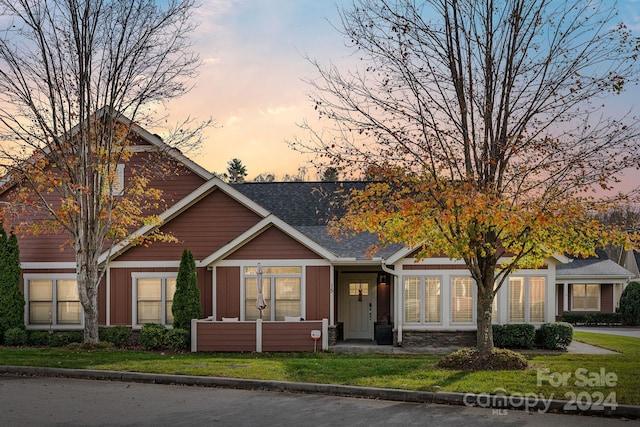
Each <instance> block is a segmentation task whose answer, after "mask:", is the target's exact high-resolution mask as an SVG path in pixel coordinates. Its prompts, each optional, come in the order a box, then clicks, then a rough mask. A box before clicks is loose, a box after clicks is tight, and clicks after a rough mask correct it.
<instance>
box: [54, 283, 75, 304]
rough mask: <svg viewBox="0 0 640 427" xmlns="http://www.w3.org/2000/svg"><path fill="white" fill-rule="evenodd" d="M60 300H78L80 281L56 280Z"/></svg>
mask: <svg viewBox="0 0 640 427" xmlns="http://www.w3.org/2000/svg"><path fill="white" fill-rule="evenodd" d="M56 291H57V293H58V301H78V300H79V299H80V298H79V297H78V282H76V281H75V280H58V281H56Z"/></svg>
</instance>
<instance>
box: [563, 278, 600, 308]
mask: <svg viewBox="0 0 640 427" xmlns="http://www.w3.org/2000/svg"><path fill="white" fill-rule="evenodd" d="M569 286H571V311H578V312H579V311H600V310H601V307H602V284H601V283H571V284H570V285H569ZM574 286H584V291H585V296H584V297H580V298H583V299H585V301H586V299H587V298H588V297H587V293H586V292H587V286H597V287H598V308H575V307H574V301H575V298H576V295H575V292H573V289H574Z"/></svg>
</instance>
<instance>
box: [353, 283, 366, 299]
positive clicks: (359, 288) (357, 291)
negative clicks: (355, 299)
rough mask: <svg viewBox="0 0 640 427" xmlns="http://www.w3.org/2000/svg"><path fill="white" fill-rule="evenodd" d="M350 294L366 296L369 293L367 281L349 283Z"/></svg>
mask: <svg viewBox="0 0 640 427" xmlns="http://www.w3.org/2000/svg"><path fill="white" fill-rule="evenodd" d="M349 295H350V296H359V295H362V296H367V295H369V283H362V282H352V283H349Z"/></svg>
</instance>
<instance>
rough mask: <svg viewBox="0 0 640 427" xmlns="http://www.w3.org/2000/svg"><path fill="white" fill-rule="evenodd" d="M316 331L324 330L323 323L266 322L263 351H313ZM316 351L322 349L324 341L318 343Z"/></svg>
mask: <svg viewBox="0 0 640 427" xmlns="http://www.w3.org/2000/svg"><path fill="white" fill-rule="evenodd" d="M314 329H315V330H322V322H317V323H315V322H264V323H263V324H262V351H313V350H314V341H313V339H312V338H311V331H312V330H314ZM316 349H317V350H321V349H322V341H320V340H319V341H318V343H317V344H316Z"/></svg>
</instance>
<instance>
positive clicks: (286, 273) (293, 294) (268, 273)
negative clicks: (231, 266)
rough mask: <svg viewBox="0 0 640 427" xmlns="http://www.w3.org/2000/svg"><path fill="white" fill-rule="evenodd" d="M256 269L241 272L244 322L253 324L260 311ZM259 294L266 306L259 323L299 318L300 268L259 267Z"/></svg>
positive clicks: (300, 307)
mask: <svg viewBox="0 0 640 427" xmlns="http://www.w3.org/2000/svg"><path fill="white" fill-rule="evenodd" d="M257 280H258V274H257V268H256V267H245V269H244V318H245V320H256V319H258V318H260V311H259V310H258V308H257V307H256V299H257V298H258V288H257ZM262 294H263V296H264V300H265V302H266V304H267V306H266V307H265V308H264V309H263V310H262V319H263V320H284V318H285V316H302V306H301V300H302V267H262Z"/></svg>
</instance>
